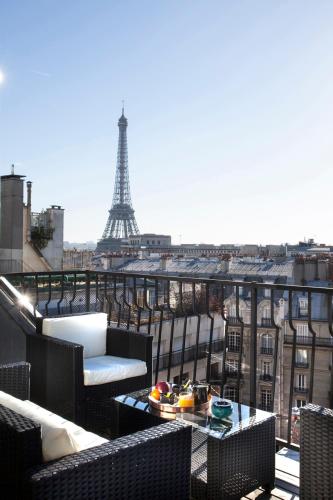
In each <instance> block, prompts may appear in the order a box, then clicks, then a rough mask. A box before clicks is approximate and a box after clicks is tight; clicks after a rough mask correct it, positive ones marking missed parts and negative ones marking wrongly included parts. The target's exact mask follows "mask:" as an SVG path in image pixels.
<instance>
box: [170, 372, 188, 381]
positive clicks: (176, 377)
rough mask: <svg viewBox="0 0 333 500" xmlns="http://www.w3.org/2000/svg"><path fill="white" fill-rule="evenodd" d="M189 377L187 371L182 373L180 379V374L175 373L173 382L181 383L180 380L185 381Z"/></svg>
mask: <svg viewBox="0 0 333 500" xmlns="http://www.w3.org/2000/svg"><path fill="white" fill-rule="evenodd" d="M189 378H190V374H189V372H186V373H183V376H182V379H181V380H180V375H176V376H175V377H173V383H174V384H181V383H182V382H185V381H186V382H187V380H188V379H189Z"/></svg>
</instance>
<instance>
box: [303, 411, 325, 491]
mask: <svg viewBox="0 0 333 500" xmlns="http://www.w3.org/2000/svg"><path fill="white" fill-rule="evenodd" d="M300 414H301V439H300V498H301V499H302V500H313V499H314V498H318V499H319V498H321V499H329V498H332V496H333V410H330V409H328V408H324V407H322V406H318V405H314V404H308V405H306V406H304V407H303V408H301V410H300Z"/></svg>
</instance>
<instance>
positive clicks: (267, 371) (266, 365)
mask: <svg viewBox="0 0 333 500" xmlns="http://www.w3.org/2000/svg"><path fill="white" fill-rule="evenodd" d="M262 371H263V374H264V375H270V374H271V363H269V362H268V361H264V362H263V364H262Z"/></svg>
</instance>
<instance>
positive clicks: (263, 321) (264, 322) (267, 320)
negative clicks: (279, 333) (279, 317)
mask: <svg viewBox="0 0 333 500" xmlns="http://www.w3.org/2000/svg"><path fill="white" fill-rule="evenodd" d="M261 326H263V327H267V328H270V327H271V326H273V323H272V320H271V318H261Z"/></svg>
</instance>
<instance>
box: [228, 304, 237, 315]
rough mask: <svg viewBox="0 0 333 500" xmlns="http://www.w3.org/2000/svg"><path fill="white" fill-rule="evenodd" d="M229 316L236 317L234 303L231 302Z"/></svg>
mask: <svg viewBox="0 0 333 500" xmlns="http://www.w3.org/2000/svg"><path fill="white" fill-rule="evenodd" d="M229 316H231V317H232V318H236V316H237V310H236V304H232V305H231V306H229Z"/></svg>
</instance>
